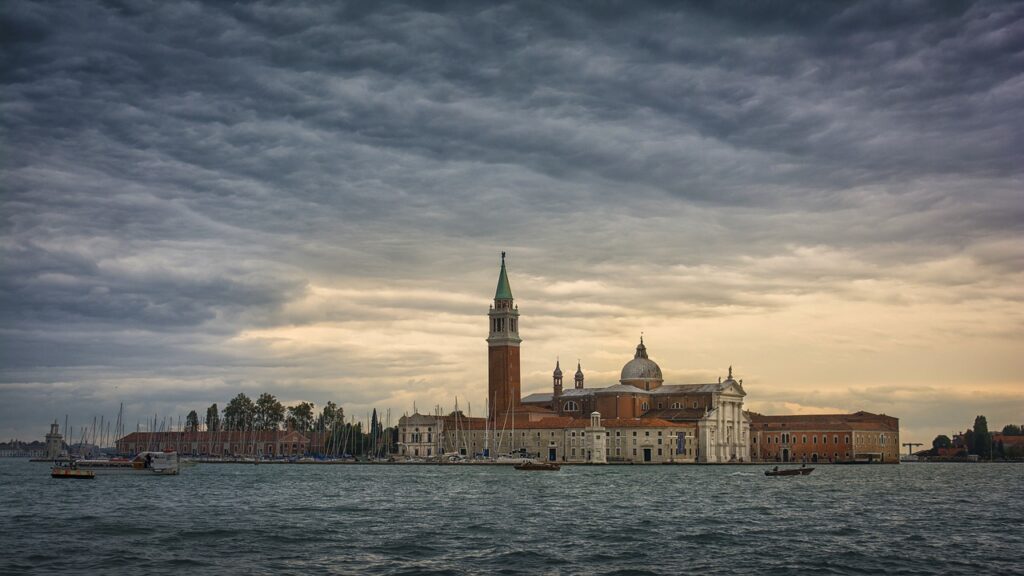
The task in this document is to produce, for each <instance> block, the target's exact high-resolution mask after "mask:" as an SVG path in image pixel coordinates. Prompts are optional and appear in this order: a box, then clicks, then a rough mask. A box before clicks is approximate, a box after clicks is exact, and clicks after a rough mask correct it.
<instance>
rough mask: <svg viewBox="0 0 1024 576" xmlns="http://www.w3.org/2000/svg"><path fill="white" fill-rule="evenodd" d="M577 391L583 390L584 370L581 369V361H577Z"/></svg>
mask: <svg viewBox="0 0 1024 576" xmlns="http://www.w3.org/2000/svg"><path fill="white" fill-rule="evenodd" d="M576 389H577V390H582V389H583V368H580V361H579V360H577V361H576Z"/></svg>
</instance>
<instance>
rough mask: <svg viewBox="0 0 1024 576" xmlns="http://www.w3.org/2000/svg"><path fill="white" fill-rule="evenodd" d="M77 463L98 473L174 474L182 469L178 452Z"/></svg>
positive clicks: (142, 453) (140, 454)
mask: <svg viewBox="0 0 1024 576" xmlns="http://www.w3.org/2000/svg"><path fill="white" fill-rule="evenodd" d="M75 465H76V466H78V468H79V469H82V470H91V471H93V472H95V473H97V474H156V475H159V476H174V475H176V474H179V473H180V471H181V467H180V461H179V458H178V453H177V452H139V453H138V454H136V455H135V457H134V458H111V459H109V460H78V461H76V462H75Z"/></svg>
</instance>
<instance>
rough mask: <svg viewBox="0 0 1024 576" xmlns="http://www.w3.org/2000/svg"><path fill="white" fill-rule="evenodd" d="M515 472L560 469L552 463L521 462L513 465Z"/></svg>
mask: <svg viewBox="0 0 1024 576" xmlns="http://www.w3.org/2000/svg"><path fill="white" fill-rule="evenodd" d="M515 469H516V470H538V471H539V470H552V471H554V470H561V469H562V467H561V466H559V465H558V464H555V463H554V462H523V463H521V464H516V465H515Z"/></svg>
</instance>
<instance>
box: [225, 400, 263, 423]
mask: <svg viewBox="0 0 1024 576" xmlns="http://www.w3.org/2000/svg"><path fill="white" fill-rule="evenodd" d="M255 410H256V406H255V405H254V404H253V403H252V400H250V399H249V397H248V396H246V395H245V393H244V392H239V393H238V396H235V397H234V398H232V399H231V401H230V402H228V405H227V406H225V407H224V429H225V430H245V429H246V428H248V427H249V426H250V425H251V424H252V421H253V414H254V412H255Z"/></svg>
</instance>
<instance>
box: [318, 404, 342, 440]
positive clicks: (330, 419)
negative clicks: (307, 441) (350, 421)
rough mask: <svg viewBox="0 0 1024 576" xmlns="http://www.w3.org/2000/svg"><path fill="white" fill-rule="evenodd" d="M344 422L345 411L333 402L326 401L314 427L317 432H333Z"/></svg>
mask: <svg viewBox="0 0 1024 576" xmlns="http://www.w3.org/2000/svg"><path fill="white" fill-rule="evenodd" d="M344 420H345V410H344V409H343V408H341V407H339V406H338V405H337V404H335V403H334V402H330V401H328V402H327V404H325V405H324V408H323V410H321V411H320V415H319V416H317V419H316V427H317V429H318V430H323V431H325V432H326V431H329V430H330V431H333V430H334V429H335V428H337V427H338V426H340V425H341V424H342V423H343V422H344Z"/></svg>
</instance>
